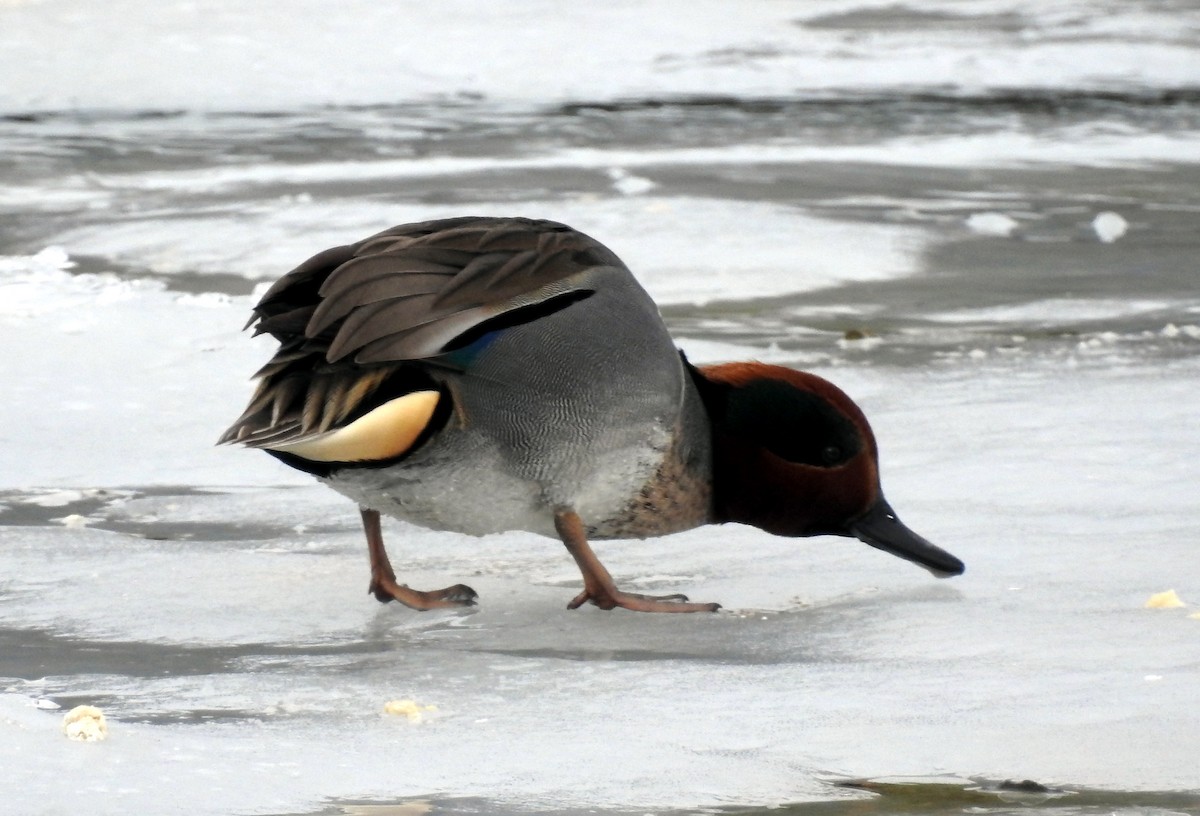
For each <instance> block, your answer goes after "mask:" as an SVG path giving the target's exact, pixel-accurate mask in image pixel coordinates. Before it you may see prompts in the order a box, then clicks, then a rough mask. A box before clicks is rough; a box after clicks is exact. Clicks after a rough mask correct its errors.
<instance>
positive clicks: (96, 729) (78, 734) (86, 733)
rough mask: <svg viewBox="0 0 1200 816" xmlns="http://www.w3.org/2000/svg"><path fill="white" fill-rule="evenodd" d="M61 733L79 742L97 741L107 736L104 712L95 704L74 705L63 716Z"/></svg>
mask: <svg viewBox="0 0 1200 816" xmlns="http://www.w3.org/2000/svg"><path fill="white" fill-rule="evenodd" d="M62 730H63V733H64V734H66V735H67V738H68V739H73V740H79V741H80V742H99V741H100V740H102V739H106V738H107V737H108V723H107V722H105V720H104V712H103V711H101V710H100V709H98V708H96V707H95V706H90V705H81V706H75V707H74V708H72V709H71V710H70V711H68V712H67V713H66V714H65V715H64V716H63V724H62Z"/></svg>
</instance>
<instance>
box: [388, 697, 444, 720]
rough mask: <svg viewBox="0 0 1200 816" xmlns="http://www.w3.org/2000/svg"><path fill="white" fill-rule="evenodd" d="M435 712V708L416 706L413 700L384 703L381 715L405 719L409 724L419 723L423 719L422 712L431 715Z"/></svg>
mask: <svg viewBox="0 0 1200 816" xmlns="http://www.w3.org/2000/svg"><path fill="white" fill-rule="evenodd" d="M435 711H437V706H432V705H425V706H423V705H418V704H417V702H416V701H415V700H389V701H388V702H387V703H384V706H383V713H384V714H391V715H393V716H396V717H407V718H408V721H409V722H415V723H418V722H421V720H423V719H424V718H425V715H424V712H429V713H433V712H435Z"/></svg>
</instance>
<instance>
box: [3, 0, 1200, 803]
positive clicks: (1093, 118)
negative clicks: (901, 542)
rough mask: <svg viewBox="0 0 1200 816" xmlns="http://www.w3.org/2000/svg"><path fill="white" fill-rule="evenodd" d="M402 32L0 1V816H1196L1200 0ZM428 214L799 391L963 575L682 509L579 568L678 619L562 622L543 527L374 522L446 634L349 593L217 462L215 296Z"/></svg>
mask: <svg viewBox="0 0 1200 816" xmlns="http://www.w3.org/2000/svg"><path fill="white" fill-rule="evenodd" d="M431 8H433V7H431V6H429V4H415V3H407V2H404V3H392V4H383V5H381V4H368V3H362V2H357V0H356V1H355V2H351V3H343V4H340V5H339V6H338V8H337V10H336V12H333V11H331V10H330V9H329V8H326V7H324V6H320V7H318V6H317V5H315V4H313V5H309V4H291V5H288V6H287V7H286V8H284V7H283V6H280V5H278V4H272V3H266V4H250V5H247V4H234V3H229V2H225V0H199V1H198V2H197V1H195V0H189V1H188V2H169V3H162V4H158V5H156V6H155V7H154V10H153V11H151V10H150V8H149V7H148V6H144V4H137V3H131V2H118V3H116V4H111V3H110V4H107V5H105V6H104V7H100V6H96V5H94V4H93V5H87V4H82V3H79V2H77V0H42V2H5V3H0V55H3V56H0V60H3V70H2V73H3V76H4V82H3V83H0V113H2V114H3V115H2V116H0V179H2V180H3V184H2V185H0V218H2V219H3V222H4V224H5V230H4V232H3V234H0V349H3V351H4V354H3V358H2V360H3V362H2V363H0V371H2V372H3V374H4V386H5V399H4V400H0V769H2V770H0V799H2V800H3V802H4V806H3V808H2V809H3V810H5V812H12V813H17V814H26V813H47V812H48V813H57V812H67V811H71V812H75V811H83V810H86V811H88V812H92V813H98V814H99V813H114V814H115V813H164V812H187V813H190V814H208V813H211V814H231V813H274V814H282V813H292V814H294V813H308V812H312V813H317V812H330V813H332V812H339V813H345V812H351V811H350V810H349V809H347V808H349V805H345V803H347V802H358V803H368V802H369V803H383V804H386V803H397V802H401V803H413V802H415V801H416V800H420V799H429V800H433V804H432V805H430V806H429V807H431V808H432V809H433V811H432V812H436V813H448V812H451V811H454V812H461V811H459V810H455V808H456V806H455V805H454V803H455V802H465V803H467V804H464V805H462V808H463V809H465V810H466V811H470V812H484V813H525V812H548V811H553V812H563V813H583V812H597V811H600V812H609V813H612V814H635V813H636V814H641V813H646V812H648V811H654V812H660V813H666V812H671V813H681V812H694V811H695V810H696V809H700V808H703V809H706V812H708V811H709V810H710V809H713V808H720V807H731V808H732V807H740V806H771V805H778V804H782V803H788V802H799V803H804V802H817V801H828V800H837V799H839V798H845V797H848V796H850V795H851V794H850V793H849V792H847V791H845V790H843V789H840V788H837V787H835V786H834V783H835V782H837V781H839V780H843V779H847V778H857V777H896V776H900V777H918V778H920V779H922V780H923V782H922V785H919V786H918V787H920V788H923V789H925V790H928V789H929V788H930V787H931V783H930V780H931V779H932V778H933V777H939V776H945V777H950V778H952V779H957V780H959V782H960V784H967V785H971V784H975V783H980V784H983V783H984V782H986V781H988V780H991V781H998V780H1002V779H1005V778H1012V779H1026V778H1030V779H1035V780H1037V781H1039V782H1042V783H1045V784H1047V785H1050V786H1062V787H1064V788H1067V789H1069V790H1079V789H1080V788H1087V787H1094V788H1102V789H1105V790H1107V791H1115V792H1117V793H1114V794H1112V795H1111V796H1109V797H1108V798H1104V797H1100V798H1098V799H1097V798H1092V799H1088V798H1087V797H1086V796H1085V795H1084V794H1078V795H1075V796H1074V798H1073V799H1072V798H1071V797H1070V796H1068V797H1066V799H1065V800H1064V801H1067V802H1072V801H1073V802H1078V803H1080V804H1079V805H1078V807H1079V808H1080V810H1076V811H1071V810H1070V809H1069V807H1068V809H1067V810H1066V811H1064V812H1083V809H1085V808H1086V807H1093V808H1099V809H1100V810H1099V811H1090V812H1118V813H1121V814H1123V816H1132V814H1133V813H1140V812H1145V810H1146V809H1147V808H1157V810H1156V811H1155V812H1165V811H1168V810H1172V811H1182V812H1193V813H1194V812H1196V811H1197V806H1196V800H1197V798H1198V797H1200V774H1198V772H1197V770H1196V759H1195V758H1196V757H1197V756H1200V708H1198V707H1197V706H1196V704H1195V694H1196V688H1197V680H1198V679H1200V651H1198V650H1197V647H1196V644H1197V637H1198V636H1200V617H1198V611H1200V563H1198V562H1197V560H1196V554H1195V545H1196V541H1197V539H1198V538H1200V522H1198V521H1197V513H1196V510H1197V499H1196V492H1195V485H1196V482H1197V476H1198V471H1197V464H1196V463H1197V461H1200V436H1198V435H1197V434H1196V432H1195V425H1196V423H1195V414H1196V403H1197V399H1198V396H1200V393H1198V387H1200V386H1198V385H1197V384H1198V383H1200V353H1198V352H1200V297H1198V296H1197V290H1196V285H1195V258H1196V257H1197V254H1198V252H1200V233H1198V232H1197V230H1196V217H1197V213H1200V195H1198V193H1197V191H1198V190H1200V173H1198V172H1197V168H1198V166H1200V139H1198V138H1197V135H1196V134H1197V133H1200V96H1198V95H1197V94H1196V92H1195V89H1194V87H1193V86H1194V80H1195V76H1196V69H1197V67H1198V65H1200V61H1198V59H1197V53H1200V52H1198V51H1197V47H1196V46H1197V42H1196V39H1197V37H1196V32H1197V31H1198V30H1200V28H1198V27H1197V25H1196V23H1197V20H1198V17H1197V15H1198V13H1200V11H1198V10H1197V8H1196V7H1195V5H1194V4H1192V3H1187V2H1170V3H1157V2H1155V3H1151V2H1136V3H1108V2H1105V3H1100V4H1096V3H1088V4H1082V3H1075V2H1063V3H1055V4H1044V3H1027V2H1016V0H978V1H976V2H965V3H953V4H950V3H942V2H934V0H928V2H927V1H926V0H921V2H913V3H905V4H879V3H875V2H871V3H865V2H864V3H857V2H855V3H844V2H837V3H834V2H824V1H823V0H822V2H814V3H808V4H803V5H802V6H788V5H786V4H784V5H771V4H767V5H753V4H752V5H746V6H739V7H738V11H737V13H736V14H734V13H730V10H729V9H730V7H729V6H728V5H727V4H716V3H705V2H701V3H692V4H687V6H686V8H685V7H683V6H681V5H680V4H678V3H670V2H653V3H615V4H593V6H589V7H585V6H583V5H568V6H563V5H561V4H554V5H551V4H548V3H526V4H524V5H521V6H505V7H503V8H502V7H500V6H496V7H495V8H492V7H487V8H484V7H481V6H479V5H478V4H475V5H471V6H470V7H469V8H467V7H466V6H464V5H461V4H459V5H455V4H450V5H442V6H438V7H436V9H437V12H438V13H437V14H433V13H431V11H430V9H431ZM468 12H469V13H468ZM314 22H319V23H320V24H319V25H317V24H314ZM97 43H103V44H104V47H103V48H99V47H97V45H96V44H97ZM564 44H566V45H564ZM564 54H565V55H567V56H569V57H570V59H569V60H564V58H563V57H564ZM464 213H496V214H521V215H532V216H542V217H551V218H556V219H559V220H563V221H566V222H568V223H571V224H573V225H575V226H578V227H580V228H582V229H584V230H586V231H587V232H589V233H591V234H593V235H595V236H596V237H597V238H599V239H601V240H603V241H604V242H605V243H607V244H609V245H610V246H612V247H613V248H614V249H615V250H616V251H617V252H618V253H619V254H620V255H621V256H622V257H623V258H624V259H625V260H626V261H627V262H628V263H629V265H630V266H631V267H632V268H633V269H634V270H635V271H636V273H637V274H638V276H639V278H640V279H641V280H642V281H643V282H644V283H645V285H646V286H647V288H648V289H649V290H650V291H651V293H652V294H653V295H654V296H655V298H656V299H657V300H658V301H659V302H660V304H662V305H663V310H664V315H665V317H666V319H667V321H668V323H669V324H670V326H671V328H672V330H673V332H674V334H675V336H676V337H677V339H678V340H679V343H680V345H681V346H682V347H683V348H684V349H685V350H687V352H688V353H689V355H690V357H691V358H692V359H693V360H695V361H698V362H702V361H710V360H724V359H738V358H756V359H761V360H766V361H770V362H778V363H782V364H787V365H795V366H802V367H805V368H808V369H811V370H815V371H817V372H818V373H821V374H823V375H825V376H828V377H830V378H831V379H833V380H834V381H836V382H838V383H839V384H841V385H842V386H843V387H844V388H845V389H846V390H847V391H848V392H849V393H851V394H852V395H853V396H854V397H855V398H856V399H857V400H859V402H860V403H861V404H862V405H863V407H864V409H865V410H866V412H867V414H868V415H869V416H870V417H871V419H872V422H873V424H874V426H875V429H876V432H877V435H878V437H879V439H880V443H881V447H882V451H883V478H884V484H885V487H886V490H887V493H888V496H889V498H890V500H891V502H892V503H893V505H894V506H895V507H896V508H897V509H898V511H899V512H900V514H901V515H902V516H903V517H904V519H905V520H906V521H907V522H908V523H910V524H911V525H912V526H913V527H914V528H915V529H917V530H918V531H920V532H922V533H923V534H924V535H926V536H928V537H929V538H930V539H931V540H933V541H935V542H936V543H938V544H939V545H942V546H944V547H946V548H947V549H949V550H951V551H953V552H955V553H956V554H958V555H960V556H961V557H963V559H964V560H965V561H966V562H967V566H968V571H967V573H966V574H965V575H964V576H962V577H960V578H956V579H953V580H948V581H935V580H933V579H931V578H930V577H929V576H928V575H927V574H926V573H924V572H923V571H920V570H917V569H914V568H912V567H911V566H910V565H907V564H904V563H902V562H899V561H897V560H895V559H892V558H890V557H888V556H886V555H884V554H882V553H880V552H878V551H876V550H872V549H871V548H869V547H866V546H865V545H862V544H859V543H857V542H854V541H850V540H846V539H832V538H817V539H809V540H800V541H789V540H783V539H777V538H773V537H771V536H768V535H766V534H763V533H761V532H758V531H755V530H752V529H749V528H744V527H737V526H726V527H719V528H718V527H712V528H706V529H701V530H695V531H691V532H688V533H685V534H681V535H678V536H673V537H670V538H666V539H661V540H653V541H646V542H609V543H602V544H600V545H599V546H598V547H597V549H598V551H599V553H600V555H601V556H602V558H603V559H604V560H605V562H606V563H607V565H608V566H609V567H610V569H611V570H612V571H613V573H614V575H615V576H616V578H617V580H618V582H620V583H621V584H623V585H625V586H628V587H630V588H633V589H637V590H642V591H648V592H671V591H683V592H687V593H688V594H689V595H691V596H693V597H694V598H696V599H698V600H713V601H720V602H721V603H722V604H724V607H725V608H724V610H723V611H722V612H720V613H718V614H716V615H703V616H648V615H635V614H626V613H622V612H616V613H603V612H601V611H599V610H596V609H593V608H588V609H582V610H577V611H575V612H568V611H566V610H565V609H564V608H563V607H564V606H565V603H566V601H567V600H568V599H569V598H570V597H572V596H573V595H574V594H575V592H576V591H577V586H578V583H579V576H578V573H577V571H576V570H575V568H574V566H573V565H572V563H571V561H570V559H569V558H567V557H566V554H565V553H564V552H563V551H562V547H561V545H560V544H558V543H557V542H555V541H551V540H549V539H544V538H539V537H536V536H531V535H526V534H516V533H504V534H496V535H491V536H487V537H484V538H482V539H474V538H470V537H465V536H457V535H452V534H443V533H433V532H430V531H426V530H421V529H417V528H413V527H409V526H406V525H403V524H400V523H398V522H392V523H387V524H386V525H385V536H386V538H387V540H388V542H389V547H390V549H391V551H392V553H393V557H394V560H395V561H396V563H397V565H398V566H400V571H401V574H402V578H403V580H405V581H408V582H410V583H411V584H412V585H414V586H418V587H436V586H443V585H445V584H449V583H454V582H458V581H463V582H466V583H468V584H470V585H472V586H473V587H474V588H475V589H476V590H478V591H479V593H480V596H481V603H480V606H478V607H477V608H474V609H472V610H470V611H467V612H461V613H426V614H417V613H413V612H410V611H408V610H405V609H400V608H397V607H396V606H395V605H391V606H387V607H385V606H381V605H379V604H377V603H376V602H375V601H374V600H373V599H372V598H370V597H369V596H368V595H367V594H366V584H367V575H366V572H367V567H366V555H365V552H364V550H365V547H364V544H363V541H362V534H361V532H360V530H359V529H358V521H357V513H356V512H355V509H354V508H353V507H352V506H350V505H349V504H348V503H347V502H346V501H345V500H344V499H342V498H340V497H339V496H337V495H335V494H333V493H331V492H329V491H326V490H323V489H322V488H320V487H319V486H318V485H315V484H313V483H312V482H311V481H310V480H308V479H307V478H304V477H302V476H300V475H298V474H296V473H295V472H293V471H290V470H288V469H287V468H285V467H283V466H282V465H280V464H279V463H277V462H275V461H274V460H272V459H270V458H269V457H267V456H263V455H261V454H257V453H254V452H249V451H240V450H232V449H227V448H222V449H218V448H215V447H213V445H212V443H213V441H214V440H215V438H216V436H217V435H218V434H219V433H220V431H221V430H222V429H223V428H224V427H225V426H226V425H227V424H228V423H229V422H230V421H231V420H232V419H233V418H234V417H235V416H236V415H237V413H238V412H239V411H240V410H241V408H242V406H243V404H244V401H245V399H246V397H247V396H248V394H249V389H250V385H249V383H248V382H247V381H246V380H247V377H248V376H249V375H250V373H251V372H253V371H254V370H255V369H256V368H257V367H258V366H259V365H260V364H261V362H262V361H263V360H264V359H265V358H266V357H267V356H268V355H269V353H270V343H269V342H268V341H265V340H263V339H261V338H260V339H257V340H255V339H252V338H250V337H249V336H248V335H246V334H243V333H241V331H240V329H241V327H242V325H243V324H244V322H245V318H246V316H247V314H248V310H249V307H250V304H251V303H252V295H251V294H250V293H251V291H252V290H254V289H255V288H259V289H261V286H262V285H263V284H264V282H265V281H268V280H271V279H273V278H274V277H276V276H278V275H279V274H281V273H282V272H284V271H286V270H287V269H288V268H290V267H291V266H293V265H294V264H296V263H297V262H299V261H301V260H303V259H304V258H305V257H307V256H308V255H309V254H311V253H313V252H315V251H317V250H319V249H322V248H324V247H326V246H329V245H333V244H337V243H343V242H346V241H352V240H356V239H358V238H361V237H363V236H365V235H367V234H369V233H370V232H373V231H375V230H378V229H382V228H385V227H387V226H390V225H392V224H395V223H399V222H402V221H406V220H416V219H426V218H434V217H439V216H445V215H458V214H464ZM1118 213H1119V214H1120V215H1119V216H1118V217H1119V218H1120V219H1121V221H1120V224H1119V226H1118V224H1117V222H1116V221H1114V220H1113V218H1111V217H1110V216H1113V215H1116V214H1118ZM1106 235H1107V236H1109V237H1110V239H1111V240H1108V241H1106V240H1105V236H1106ZM1118 238H1119V240H1116V239H1118ZM401 565H402V566H401ZM1168 589H1173V590H1175V591H1176V592H1177V594H1178V596H1179V597H1180V598H1181V599H1182V601H1183V603H1184V604H1185V606H1183V607H1180V608H1165V609H1147V608H1145V606H1144V605H1145V602H1146V601H1147V599H1148V598H1150V596H1151V595H1153V594H1155V593H1159V592H1162V591H1165V590H1168ZM399 699H411V700H414V701H415V702H416V703H417V704H418V705H422V706H436V708H437V710H436V711H428V712H426V713H427V716H425V717H424V718H423V720H422V721H421V722H419V723H417V722H411V721H409V719H408V718H406V717H402V716H389V715H386V714H385V713H384V707H385V705H386V704H387V703H388V702H389V701H393V700H399ZM77 704H91V705H96V706H98V707H99V708H101V709H102V710H103V711H104V713H105V715H106V717H107V721H108V726H109V736H108V739H107V740H105V741H103V742H96V743H78V742H74V741H71V740H68V739H67V738H66V737H65V736H63V734H62V730H61V724H62V717H63V715H64V713H65V712H66V711H67V710H69V709H70V708H72V707H73V706H75V705H77ZM971 780H974V781H975V782H974V783H973V782H972V781H971ZM981 780H982V782H981ZM956 801H957V800H956ZM1085 802H1088V803H1092V804H1088V805H1085V804H1084V803H1085ZM993 805H994V803H993ZM993 805H986V804H985V805H980V804H979V802H978V801H977V800H972V801H965V800H964V801H963V802H962V803H961V805H960V806H958V809H962V808H966V807H976V808H981V809H982V810H983V812H991V813H998V812H1008V811H1007V810H1004V811H997V810H996V809H995V807H994V806H993ZM414 807H417V806H416V805H414ZM938 809H939V808H938V806H937V805H928V806H921V807H914V806H909V807H900V806H896V810H897V811H905V812H931V811H935V810H938ZM417 810H420V807H417ZM876 812H879V811H876ZM884 812H891V811H886V808H885V811H884ZM940 812H945V808H942V809H941V811H940Z"/></svg>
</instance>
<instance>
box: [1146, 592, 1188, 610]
mask: <svg viewBox="0 0 1200 816" xmlns="http://www.w3.org/2000/svg"><path fill="white" fill-rule="evenodd" d="M1184 606H1187V604H1185V603H1184V602H1183V601H1182V600H1180V598H1179V595H1177V594H1176V592H1175V590H1173V589H1168V590H1167V591H1166V592H1156V593H1155V594H1153V595H1151V596H1150V599H1149V600H1148V601H1146V608H1147V609H1179V608H1180V607H1184Z"/></svg>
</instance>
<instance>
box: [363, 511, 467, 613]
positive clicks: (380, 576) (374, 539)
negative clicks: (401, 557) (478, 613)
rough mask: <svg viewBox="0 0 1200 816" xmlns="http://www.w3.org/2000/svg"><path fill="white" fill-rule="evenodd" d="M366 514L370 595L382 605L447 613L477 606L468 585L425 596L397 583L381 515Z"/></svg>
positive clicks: (364, 527)
mask: <svg viewBox="0 0 1200 816" xmlns="http://www.w3.org/2000/svg"><path fill="white" fill-rule="evenodd" d="M359 510H360V512H361V513H362V521H363V532H365V533H366V534H367V551H368V553H369V554H370V556H371V584H370V586H369V587H368V588H367V592H369V593H371V594H372V595H374V596H375V598H376V600H378V601H379V602H380V603H389V602H391V601H399V602H400V603H402V604H404V605H405V606H407V607H409V608H410V609H418V610H421V611H422V612H423V611H425V610H427V609H444V608H446V607H455V606H474V605H475V599H476V598H477V597H479V596H478V594H477V593H476V592H475V590H473V589H471V588H470V587H469V586H467V585H466V584H455V585H454V586H451V587H446V588H445V589H438V590H434V591H432V592H422V591H421V590H419V589H411V588H409V587H407V586H405V585H403V584H398V583H396V573H395V571H394V570H393V569H392V564H391V562H390V561H389V560H388V556H387V550H385V549H384V548H383V531H382V529H381V528H380V525H379V511H377V510H368V509H367V508H365V507H362V508H359Z"/></svg>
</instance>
